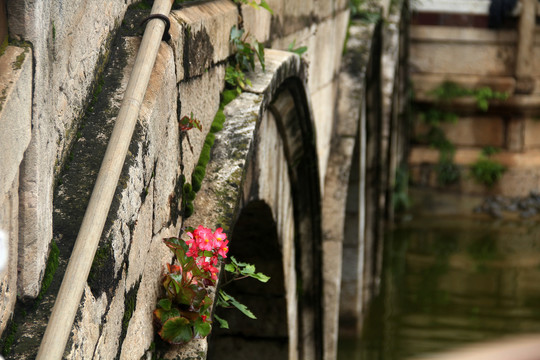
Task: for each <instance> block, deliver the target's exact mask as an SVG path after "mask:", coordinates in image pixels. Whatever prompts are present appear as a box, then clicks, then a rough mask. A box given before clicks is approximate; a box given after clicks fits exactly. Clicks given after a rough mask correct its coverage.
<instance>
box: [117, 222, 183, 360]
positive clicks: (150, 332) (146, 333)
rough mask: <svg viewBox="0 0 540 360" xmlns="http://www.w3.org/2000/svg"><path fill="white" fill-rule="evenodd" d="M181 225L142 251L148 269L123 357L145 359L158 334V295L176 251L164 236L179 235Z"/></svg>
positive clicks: (165, 232) (149, 242) (134, 309)
mask: <svg viewBox="0 0 540 360" xmlns="http://www.w3.org/2000/svg"><path fill="white" fill-rule="evenodd" d="M141 215H142V213H141ZM179 227H180V226H177V227H170V228H168V229H164V230H163V231H161V232H160V233H158V234H157V235H156V236H154V237H150V238H147V239H146V242H147V243H148V244H149V246H148V247H147V249H146V251H144V252H141V255H140V258H139V261H142V262H143V264H144V270H143V273H142V274H141V275H142V276H141V277H140V285H139V288H138V290H137V297H136V300H131V301H134V302H135V303H134V304H131V305H130V306H133V308H132V309H131V310H130V311H133V313H132V316H131V319H130V320H129V325H128V327H127V332H126V338H125V339H124V342H123V344H122V349H121V353H120V359H126V360H129V359H140V358H142V357H143V356H144V354H145V353H146V351H147V350H148V349H149V348H150V346H151V344H152V341H153V339H154V336H157V335H155V330H154V326H153V317H152V316H153V315H152V313H153V311H154V310H155V309H156V304H157V299H158V295H160V294H161V290H162V289H161V287H162V286H161V282H160V279H161V275H162V273H163V271H164V270H165V263H167V262H171V258H172V256H171V255H172V253H171V251H170V250H169V248H167V247H166V246H165V244H164V243H163V239H164V238H167V237H171V236H178V232H179ZM128 290H130V289H128ZM124 326H125V325H124Z"/></svg>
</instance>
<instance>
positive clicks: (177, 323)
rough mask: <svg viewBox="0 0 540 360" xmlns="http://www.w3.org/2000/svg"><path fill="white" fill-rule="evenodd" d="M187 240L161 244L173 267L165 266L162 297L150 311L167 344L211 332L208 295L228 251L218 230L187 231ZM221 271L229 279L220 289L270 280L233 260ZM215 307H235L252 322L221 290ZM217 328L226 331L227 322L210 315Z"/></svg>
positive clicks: (244, 311)
mask: <svg viewBox="0 0 540 360" xmlns="http://www.w3.org/2000/svg"><path fill="white" fill-rule="evenodd" d="M187 235H188V237H189V239H188V240H185V241H184V240H182V239H179V238H176V237H171V238H167V239H164V240H163V241H164V242H165V244H166V245H167V247H169V249H171V250H172V251H173V252H174V255H175V258H176V261H177V264H167V271H166V272H165V274H164V275H163V279H162V285H163V288H164V291H165V296H164V297H162V298H161V299H160V300H159V301H158V304H157V309H156V310H154V321H155V323H156V326H157V327H158V329H159V330H158V334H159V335H160V337H161V338H162V339H163V340H165V341H167V342H169V343H171V344H183V343H187V342H189V341H190V340H192V339H195V338H204V337H206V336H207V335H208V334H209V333H210V331H211V330H212V321H211V320H210V316H211V314H210V311H211V306H212V304H213V300H212V297H211V293H212V292H213V289H214V288H215V286H216V282H217V274H218V272H219V269H218V265H219V264H220V262H222V261H223V260H224V259H225V258H227V253H228V251H229V248H228V243H229V241H228V240H227V235H226V234H225V233H224V232H223V229H222V228H218V229H216V231H215V232H212V230H211V229H208V228H205V227H203V226H202V225H199V227H198V228H197V229H193V228H190V229H188V231H187ZM225 270H226V271H227V272H229V273H231V274H232V278H231V279H229V280H227V281H225V283H224V284H223V285H222V286H221V287H223V286H226V285H227V284H228V283H230V282H232V281H236V280H241V279H244V278H247V277H251V278H254V279H257V280H259V281H262V282H267V281H268V280H269V279H270V278H269V277H268V276H266V275H264V274H262V273H258V272H256V270H255V266H254V265H252V264H248V263H242V262H239V261H237V260H236V259H235V258H234V257H231V263H229V264H227V265H225ZM216 304H217V305H220V306H224V307H235V308H237V309H238V310H240V311H241V312H242V313H243V314H244V315H246V316H248V317H250V318H252V319H255V318H256V317H255V315H254V314H253V313H252V312H251V311H250V310H249V309H248V308H247V307H246V306H245V305H244V304H242V303H240V302H238V301H237V300H236V299H235V298H233V297H232V296H230V295H229V294H227V293H226V292H225V291H223V290H222V289H220V290H219V292H218V294H217V302H216ZM214 318H215V319H216V320H217V321H218V322H219V324H220V325H221V327H225V328H228V326H229V325H228V322H227V321H226V320H224V319H221V318H220V317H219V316H217V315H214Z"/></svg>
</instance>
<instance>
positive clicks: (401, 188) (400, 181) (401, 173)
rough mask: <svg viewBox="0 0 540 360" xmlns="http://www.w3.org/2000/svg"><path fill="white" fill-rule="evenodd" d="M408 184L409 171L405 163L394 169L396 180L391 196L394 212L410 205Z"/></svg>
mask: <svg viewBox="0 0 540 360" xmlns="http://www.w3.org/2000/svg"><path fill="white" fill-rule="evenodd" d="M408 185H409V172H408V170H407V168H406V166H405V165H401V166H400V167H398V168H397V170H396V181H395V184H394V192H393V196H392V204H393V206H394V210H395V211H396V212H398V211H404V210H406V209H407V208H408V207H409V205H410V199H409V195H408V193H407V189H408Z"/></svg>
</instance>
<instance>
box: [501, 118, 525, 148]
mask: <svg viewBox="0 0 540 360" xmlns="http://www.w3.org/2000/svg"><path fill="white" fill-rule="evenodd" d="M505 137H506V147H507V149H508V150H510V151H523V149H524V147H525V142H524V140H525V119H523V118H520V117H515V118H511V119H509V120H508V122H507V126H506V134H505Z"/></svg>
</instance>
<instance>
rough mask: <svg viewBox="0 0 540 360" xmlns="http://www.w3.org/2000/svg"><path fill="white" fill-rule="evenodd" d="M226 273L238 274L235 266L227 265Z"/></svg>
mask: <svg viewBox="0 0 540 360" xmlns="http://www.w3.org/2000/svg"><path fill="white" fill-rule="evenodd" d="M225 271H228V272H230V273H233V274H234V273H236V266H234V265H233V264H225Z"/></svg>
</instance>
